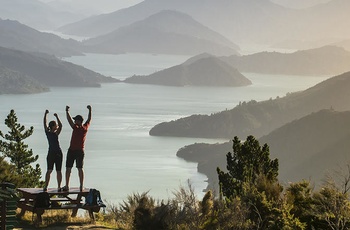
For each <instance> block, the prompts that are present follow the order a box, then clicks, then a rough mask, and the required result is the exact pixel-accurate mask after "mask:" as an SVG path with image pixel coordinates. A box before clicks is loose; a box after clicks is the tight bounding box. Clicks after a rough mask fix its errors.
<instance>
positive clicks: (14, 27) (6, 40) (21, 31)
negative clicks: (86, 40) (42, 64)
mask: <svg viewBox="0 0 350 230" xmlns="http://www.w3.org/2000/svg"><path fill="white" fill-rule="evenodd" d="M0 46H2V47H6V48H15V49H17V50H22V51H28V52H42V53H47V54H51V55H55V56H58V57H67V56H73V55H74V56H77V55H82V52H81V44H80V43H79V42H77V41H75V40H72V39H69V40H67V39H62V38H61V37H59V36H56V35H54V34H50V33H42V32H39V31H37V30H35V29H32V28H30V27H28V26H26V25H23V24H21V23H19V22H17V21H12V20H1V19H0Z"/></svg>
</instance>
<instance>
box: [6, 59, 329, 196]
mask: <svg viewBox="0 0 350 230" xmlns="http://www.w3.org/2000/svg"><path fill="white" fill-rule="evenodd" d="M187 58H188V57H186V56H171V55H147V54H123V55H97V54H87V55H86V56H79V57H72V58H67V59H66V60H67V61H71V62H73V63H75V64H79V65H83V66H85V67H86V68H89V69H92V70H95V71H97V72H99V73H102V74H104V75H107V76H113V77H115V78H118V79H124V78H126V77H129V76H132V75H133V74H150V73H153V72H155V71H159V70H161V69H164V68H167V67H171V66H173V65H177V64H180V63H182V62H183V61H185V60H186V59H187ZM244 75H245V76H246V77H248V78H249V79H250V80H251V81H252V82H253V85H252V86H248V87H240V88H225V87H224V88H217V87H215V88H210V87H165V86H153V85H133V84H124V83H115V84H105V85H102V87H101V88H52V89H51V92H48V93H42V94H34V95H0V104H1V107H0V120H1V122H0V130H2V131H3V132H4V133H6V132H7V128H6V127H5V125H4V122H3V121H4V119H5V118H6V116H7V114H8V113H9V111H10V110H11V109H14V110H15V112H16V113H17V116H18V121H19V122H20V123H21V124H22V125H25V126H26V127H27V128H29V126H34V134H33V135H32V136H31V137H30V138H28V139H27V140H26V143H27V144H28V145H29V148H31V149H33V152H34V153H35V154H38V155H39V163H40V165H41V168H42V173H43V174H44V173H45V171H46V159H45V157H46V154H47V147H48V145H47V140H46V137H45V134H44V131H43V125H42V118H43V115H44V111H45V109H48V110H49V111H50V114H49V116H48V119H49V120H52V119H53V118H54V117H53V113H55V112H56V113H58V115H59V116H60V118H61V120H62V122H63V131H62V133H61V135H60V142H61V147H62V150H63V153H64V158H65V156H66V151H67V148H68V145H69V140H70V135H71V128H70V127H69V125H68V122H67V121H66V118H65V112H64V111H65V110H64V109H65V106H66V105H70V106H71V115H72V116H73V115H76V114H82V115H83V116H84V117H85V118H86V117H87V112H88V111H87V109H86V105H88V104H90V105H91V106H92V113H93V116H92V122H91V127H90V130H89V132H88V136H87V140H86V158H85V166H84V168H85V176H86V178H85V186H86V187H95V188H97V189H99V190H100V191H101V194H102V197H103V198H104V199H106V200H107V201H109V202H111V203H119V202H121V201H122V200H125V199H126V198H127V196H128V195H131V194H132V193H134V192H138V193H142V192H146V191H149V194H150V195H152V196H153V197H154V198H156V199H167V198H171V197H173V192H175V191H176V190H177V189H178V188H179V186H180V185H183V186H186V184H187V180H189V181H190V183H191V184H192V185H193V186H194V188H195V191H196V193H197V194H198V196H202V195H203V193H202V192H201V191H202V189H204V188H205V187H206V185H207V184H206V182H205V179H206V177H205V176H204V175H202V174H199V173H197V165H196V164H195V163H189V162H185V161H184V160H182V159H179V158H177V157H176V152H177V150H178V149H179V148H181V147H183V146H185V145H189V144H193V143H195V142H206V143H215V142H224V141H227V140H213V139H197V138H177V137H153V136H149V135H148V131H149V130H150V128H152V127H153V126H154V125H156V124H157V123H160V122H163V121H170V120H173V119H177V118H180V117H184V116H188V115H192V114H210V113H215V112H219V111H222V110H225V109H231V108H233V107H234V106H236V105H237V104H238V103H239V102H240V101H249V100H252V99H253V100H256V101H261V100H267V99H269V98H275V97H276V96H280V97H282V96H284V95H285V94H286V93H288V92H295V91H299V90H304V89H306V88H308V87H310V86H313V85H315V84H316V83H318V82H320V81H322V80H324V79H326V78H327V77H304V76H303V77H301V76H300V77H299V76H278V75H272V76H270V75H262V74H251V73H249V74H248V73H244ZM64 161H65V159H64ZM70 186H71V187H76V186H79V183H78V177H77V170H76V169H75V168H74V169H73V170H72V180H71V185H70ZM50 187H56V181H55V173H53V174H52V178H51V182H50Z"/></svg>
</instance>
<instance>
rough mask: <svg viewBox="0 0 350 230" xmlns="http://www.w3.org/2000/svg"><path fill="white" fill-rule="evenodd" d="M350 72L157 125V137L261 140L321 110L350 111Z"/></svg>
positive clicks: (155, 127)
mask: <svg viewBox="0 0 350 230" xmlns="http://www.w3.org/2000/svg"><path fill="white" fill-rule="evenodd" d="M348 98H350V72H346V73H344V74H342V75H338V76H335V77H332V78H330V79H328V80H325V81H323V82H321V83H319V84H317V85H315V86H313V87H310V88H309V89H307V90H304V91H302V92H297V93H290V94H288V95H287V96H285V97H282V98H276V99H270V100H266V101H261V102H256V101H250V102H243V103H240V104H239V105H238V106H236V107H235V108H233V109H231V110H227V111H222V112H218V113H215V114H212V115H191V116H189V117H184V118H180V119H177V120H174V121H170V122H163V123H160V124H157V125H156V126H154V127H153V128H152V129H151V130H150V135H155V136H184V137H204V138H228V139H231V138H233V137H234V136H238V137H240V138H245V137H246V136H247V135H254V136H255V137H257V138H259V137H261V136H263V135H266V134H268V133H270V132H271V131H273V130H275V129H276V128H279V127H281V126H282V125H284V124H286V123H288V122H290V121H292V120H294V119H299V118H301V117H303V116H306V115H308V114H310V113H312V112H316V111H319V110H321V109H329V108H334V109H335V110H337V111H345V110H350V101H349V100H348Z"/></svg>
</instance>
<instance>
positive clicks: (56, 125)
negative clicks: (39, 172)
mask: <svg viewBox="0 0 350 230" xmlns="http://www.w3.org/2000/svg"><path fill="white" fill-rule="evenodd" d="M48 113H49V110H46V111H45V114H44V130H45V134H46V137H47V141H48V143H49V150H48V153H47V157H46V162H47V171H46V175H45V185H44V189H43V190H44V191H45V192H46V191H47V187H48V186H49V182H50V177H51V173H52V171H53V167H54V166H55V167H56V174H57V189H58V191H61V182H62V171H61V170H62V160H63V155H62V150H61V147H60V143H59V140H58V135H60V133H61V130H62V123H61V120H60V119H59V117H58V115H57V113H54V116H55V117H56V120H57V122H56V121H54V120H52V121H50V122H49V125H47V114H48Z"/></svg>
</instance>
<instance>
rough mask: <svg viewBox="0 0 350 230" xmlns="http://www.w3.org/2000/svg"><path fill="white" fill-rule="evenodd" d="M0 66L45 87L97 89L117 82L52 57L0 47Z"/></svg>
mask: <svg viewBox="0 0 350 230" xmlns="http://www.w3.org/2000/svg"><path fill="white" fill-rule="evenodd" d="M0 64H1V66H3V67H6V68H8V69H10V70H13V71H16V72H19V73H22V74H23V75H27V76H29V77H31V78H33V79H35V80H36V81H38V82H40V83H41V84H43V85H45V86H61V87H99V86H100V83H107V82H117V81H118V80H116V79H114V78H111V77H105V76H103V75H101V74H99V73H96V72H94V71H92V70H89V69H86V68H84V67H82V66H78V65H75V64H72V63H69V62H65V61H62V60H60V59H58V58H56V57H54V56H50V55H46V54H39V53H27V52H23V51H18V50H12V49H7V48H3V47H0Z"/></svg>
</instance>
